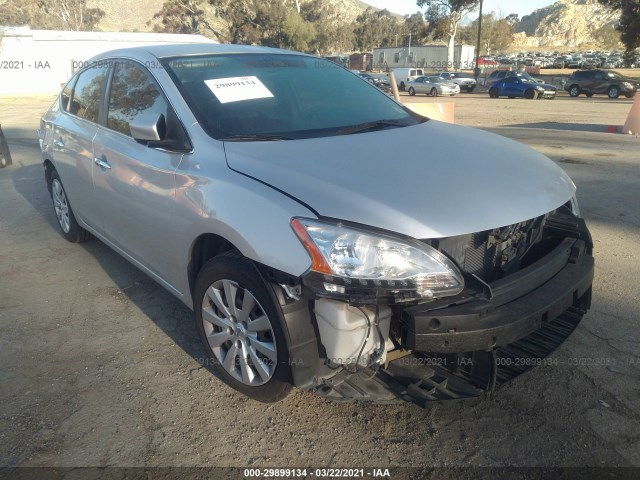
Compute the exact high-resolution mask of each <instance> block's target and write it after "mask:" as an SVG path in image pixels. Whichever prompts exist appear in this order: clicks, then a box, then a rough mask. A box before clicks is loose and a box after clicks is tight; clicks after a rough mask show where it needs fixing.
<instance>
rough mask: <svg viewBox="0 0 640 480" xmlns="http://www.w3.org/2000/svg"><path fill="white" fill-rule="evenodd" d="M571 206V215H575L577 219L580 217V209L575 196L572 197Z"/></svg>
mask: <svg viewBox="0 0 640 480" xmlns="http://www.w3.org/2000/svg"><path fill="white" fill-rule="evenodd" d="M569 204H570V206H571V213H573V214H574V215H575V216H576V217H579V216H580V207H579V206H578V199H577V198H576V196H575V195H574V196H573V197H571V200H569Z"/></svg>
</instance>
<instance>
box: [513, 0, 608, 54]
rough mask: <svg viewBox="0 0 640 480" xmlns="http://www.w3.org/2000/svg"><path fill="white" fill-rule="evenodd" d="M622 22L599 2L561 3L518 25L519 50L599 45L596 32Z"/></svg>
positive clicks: (562, 0)
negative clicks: (520, 48) (523, 48)
mask: <svg viewBox="0 0 640 480" xmlns="http://www.w3.org/2000/svg"><path fill="white" fill-rule="evenodd" d="M618 19H619V14H618V13H616V12H613V11H611V10H610V9H608V8H607V7H605V6H603V5H601V4H600V3H598V1H597V0H559V1H558V2H556V3H554V4H552V5H549V6H548V7H545V8H541V9H538V10H536V11H534V12H533V13H532V14H531V15H526V16H524V17H522V19H521V20H520V23H518V24H517V25H516V32H517V34H516V46H520V47H577V46H580V45H596V44H597V43H598V42H597V40H596V39H595V38H594V32H595V31H596V30H598V29H599V28H601V27H603V26H605V25H609V24H614V23H615V22H616V21H617V20H618Z"/></svg>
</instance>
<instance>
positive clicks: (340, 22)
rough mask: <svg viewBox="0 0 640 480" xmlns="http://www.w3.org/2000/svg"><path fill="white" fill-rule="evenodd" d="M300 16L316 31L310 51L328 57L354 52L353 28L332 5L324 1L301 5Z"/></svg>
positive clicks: (312, 0)
mask: <svg viewBox="0 0 640 480" xmlns="http://www.w3.org/2000/svg"><path fill="white" fill-rule="evenodd" d="M300 15H302V18H303V19H304V20H305V21H307V22H309V23H310V24H311V25H312V26H313V28H314V30H315V36H314V38H313V40H312V41H311V42H310V44H309V51H313V52H315V53H316V54H318V55H328V54H330V53H337V52H345V51H350V50H353V43H354V34H353V26H352V25H351V24H350V23H347V22H345V21H344V19H343V18H341V17H340V13H339V12H336V11H335V9H333V8H332V7H331V5H329V4H327V3H326V2H323V1H322V0H311V1H308V2H305V3H303V4H302V5H301V7H300Z"/></svg>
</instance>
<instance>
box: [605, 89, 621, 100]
mask: <svg viewBox="0 0 640 480" xmlns="http://www.w3.org/2000/svg"><path fill="white" fill-rule="evenodd" d="M607 95H608V96H609V98H611V99H615V98H618V97H619V96H620V89H619V88H618V87H611V88H609V90H607Z"/></svg>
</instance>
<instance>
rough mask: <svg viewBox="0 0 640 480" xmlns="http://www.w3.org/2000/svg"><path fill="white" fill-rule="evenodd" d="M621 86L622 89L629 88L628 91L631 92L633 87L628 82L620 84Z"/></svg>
mask: <svg viewBox="0 0 640 480" xmlns="http://www.w3.org/2000/svg"><path fill="white" fill-rule="evenodd" d="M622 86H623V87H624V88H629V89H631V90H633V85H632V84H631V83H629V82H622Z"/></svg>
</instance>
